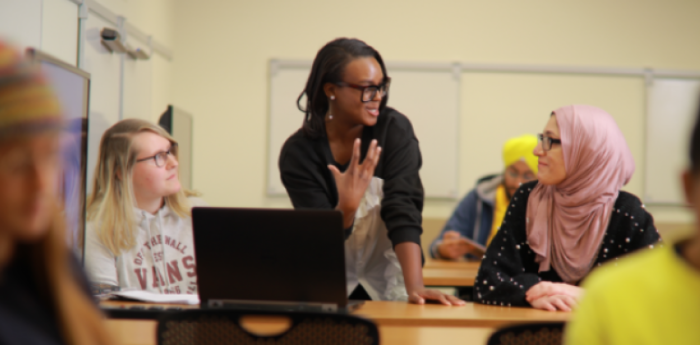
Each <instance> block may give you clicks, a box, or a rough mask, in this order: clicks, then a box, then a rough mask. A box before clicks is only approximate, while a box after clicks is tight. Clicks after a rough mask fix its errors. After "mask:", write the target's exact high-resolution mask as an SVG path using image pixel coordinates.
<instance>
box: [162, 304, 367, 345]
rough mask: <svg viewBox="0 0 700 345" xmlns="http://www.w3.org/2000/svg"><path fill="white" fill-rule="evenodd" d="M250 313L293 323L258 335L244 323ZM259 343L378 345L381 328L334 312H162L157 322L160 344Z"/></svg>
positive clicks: (218, 344)
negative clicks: (278, 329)
mask: <svg viewBox="0 0 700 345" xmlns="http://www.w3.org/2000/svg"><path fill="white" fill-rule="evenodd" d="M247 316H254V317H275V316H277V317H279V316H283V317H286V318H288V319H289V320H290V321H291V326H290V327H289V328H288V329H287V330H286V331H283V332H282V333H281V334H276V335H272V336H261V335H256V334H253V333H251V332H250V331H248V330H246V329H245V328H244V327H243V326H242V325H241V320H242V319H243V318H245V317H247ZM260 343H265V344H289V345H296V344H310V345H323V344H334V345H343V344H348V345H349V344H353V345H355V344H361V345H365V344H366V345H375V344H379V331H378V330H377V325H375V324H374V323H373V322H372V321H369V320H366V319H363V318H359V317H356V316H352V315H344V314H331V313H307V312H270V311H244V310H230V309H229V310H227V309H199V310H185V311H181V312H177V313H167V314H163V316H162V317H160V318H159V321H158V344H159V345H185V344H187V345H189V344H198V345H224V344H260Z"/></svg>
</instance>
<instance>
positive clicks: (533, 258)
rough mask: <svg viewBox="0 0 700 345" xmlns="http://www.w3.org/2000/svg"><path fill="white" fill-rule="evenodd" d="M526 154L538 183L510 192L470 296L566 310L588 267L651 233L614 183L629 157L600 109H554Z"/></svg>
mask: <svg viewBox="0 0 700 345" xmlns="http://www.w3.org/2000/svg"><path fill="white" fill-rule="evenodd" d="M534 153H535V155H536V156H537V157H538V160H539V171H538V173H537V179H538V180H539V182H537V181H534V182H530V183H527V184H523V185H522V186H521V187H520V189H519V190H518V191H517V192H516V193H515V195H514V196H513V199H512V200H511V203H510V207H509V208H508V212H507V213H506V216H505V218H504V220H503V223H502V224H501V229H500V230H499V231H498V233H497V234H496V236H495V237H494V239H493V241H492V242H491V244H490V245H489V247H488V249H487V251H486V255H485V256H484V258H483V260H482V263H481V267H480V269H479V274H478V275H477V280H476V282H475V285H474V300H475V301H476V302H479V303H484V304H492V305H502V306H532V307H534V308H538V309H545V310H551V311H554V310H565V311H569V310H571V309H572V308H573V307H574V306H575V305H576V304H577V303H578V299H579V298H580V297H581V295H582V292H583V291H582V289H581V288H580V287H578V284H579V282H581V280H582V279H583V278H584V277H586V275H588V273H589V272H590V271H591V270H592V269H593V268H594V267H597V266H600V265H601V264H603V263H604V262H607V261H610V260H616V259H617V257H619V256H621V255H624V254H627V253H630V252H633V251H635V250H637V249H640V248H647V247H650V246H652V245H653V244H654V243H656V242H657V241H658V240H659V234H658V233H657V231H656V229H655V227H654V220H653V218H652V217H651V215H650V214H649V213H647V212H646V210H645V209H644V205H642V203H641V202H640V201H639V199H638V198H637V197H636V196H634V195H632V194H630V193H627V192H624V191H621V190H620V188H622V186H624V185H625V184H627V182H629V180H630V179H631V178H632V174H633V173H634V160H633V158H632V154H631V153H630V150H629V148H628V146H627V143H626V142H625V138H624V136H623V135H622V132H620V129H619V128H618V127H617V124H616V123H615V120H613V118H612V117H611V116H610V115H609V114H608V113H606V112H605V111H603V110H601V109H598V108H595V107H591V106H585V105H572V106H567V107H563V108H559V109H557V110H555V111H554V112H553V113H552V115H551V116H550V118H549V121H548V122H547V125H546V126H545V128H544V133H543V134H540V143H539V144H538V145H537V147H536V148H535V151H534Z"/></svg>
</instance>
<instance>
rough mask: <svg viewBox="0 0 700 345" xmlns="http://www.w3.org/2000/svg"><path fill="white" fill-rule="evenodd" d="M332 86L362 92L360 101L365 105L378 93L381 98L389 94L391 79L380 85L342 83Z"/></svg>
mask: <svg viewBox="0 0 700 345" xmlns="http://www.w3.org/2000/svg"><path fill="white" fill-rule="evenodd" d="M334 84H335V85H338V86H347V87H351V88H353V89H357V90H360V91H362V93H361V95H360V100H361V101H362V103H367V102H370V101H372V100H373V99H374V98H375V97H377V94H378V93H381V95H382V97H386V95H387V94H388V93H389V85H390V84H391V79H390V78H386V81H385V82H384V83H383V84H381V85H369V86H362V85H357V84H350V83H346V82H344V81H339V82H335V83H334Z"/></svg>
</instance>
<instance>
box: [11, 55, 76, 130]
mask: <svg viewBox="0 0 700 345" xmlns="http://www.w3.org/2000/svg"><path fill="white" fill-rule="evenodd" d="M62 125H63V121H62V117H61V108H60V105H59V102H58V99H57V98H56V96H55V94H54V92H53V90H52V89H51V86H50V85H49V83H48V81H47V80H46V78H44V76H43V75H42V74H41V73H40V72H39V69H38V68H37V66H33V64H32V63H31V62H30V61H28V60H27V59H25V58H23V57H22V56H21V55H20V54H19V52H18V51H17V50H15V49H14V48H12V47H11V46H9V45H8V44H6V43H4V42H2V41H0V139H4V138H6V137H9V136H13V135H22V134H31V133H35V132H37V131H43V130H47V129H59V128H60V127H61V126H62Z"/></svg>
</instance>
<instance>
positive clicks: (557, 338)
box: [487, 322, 564, 345]
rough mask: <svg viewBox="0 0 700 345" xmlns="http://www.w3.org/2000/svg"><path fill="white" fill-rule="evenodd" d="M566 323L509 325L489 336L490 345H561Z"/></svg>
mask: <svg viewBox="0 0 700 345" xmlns="http://www.w3.org/2000/svg"><path fill="white" fill-rule="evenodd" d="M563 333H564V323H563V322H548V323H529V324H522V325H516V326H508V327H504V328H501V329H499V330H497V331H496V332H495V333H493V334H491V337H489V341H488V343H487V344H488V345H561V344H562V343H563Z"/></svg>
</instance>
